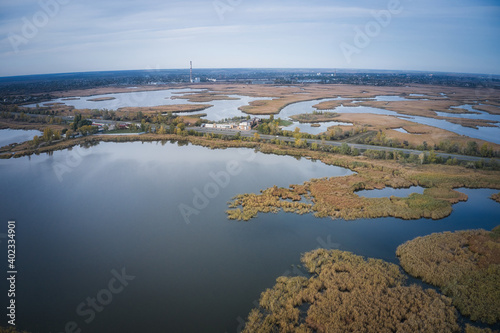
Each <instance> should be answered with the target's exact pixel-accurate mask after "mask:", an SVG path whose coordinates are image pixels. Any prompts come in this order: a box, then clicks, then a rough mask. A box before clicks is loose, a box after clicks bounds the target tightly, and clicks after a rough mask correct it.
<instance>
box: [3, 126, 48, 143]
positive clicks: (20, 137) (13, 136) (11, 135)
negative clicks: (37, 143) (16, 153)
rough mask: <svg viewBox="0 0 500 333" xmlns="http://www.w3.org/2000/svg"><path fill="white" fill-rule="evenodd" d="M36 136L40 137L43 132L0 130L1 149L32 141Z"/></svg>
mask: <svg viewBox="0 0 500 333" xmlns="http://www.w3.org/2000/svg"><path fill="white" fill-rule="evenodd" d="M35 135H38V136H40V135H42V132H40V131H37V130H14V129H10V128H9V129H2V130H0V147H3V146H6V145H10V144H11V143H22V142H24V141H28V140H32V139H33V137H34V136H35Z"/></svg>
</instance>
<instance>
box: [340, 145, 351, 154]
mask: <svg viewBox="0 0 500 333" xmlns="http://www.w3.org/2000/svg"><path fill="white" fill-rule="evenodd" d="M340 153H341V154H342V155H350V154H351V147H349V145H348V144H347V143H345V142H344V143H342V145H341V146H340Z"/></svg>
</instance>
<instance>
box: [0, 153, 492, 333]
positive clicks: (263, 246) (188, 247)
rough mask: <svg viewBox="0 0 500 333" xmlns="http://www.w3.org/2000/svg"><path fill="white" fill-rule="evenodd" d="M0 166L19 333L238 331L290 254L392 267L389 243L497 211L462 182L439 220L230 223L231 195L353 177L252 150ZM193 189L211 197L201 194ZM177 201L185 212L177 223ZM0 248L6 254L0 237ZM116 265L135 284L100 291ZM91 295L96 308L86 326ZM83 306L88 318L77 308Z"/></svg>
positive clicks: (59, 156)
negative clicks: (13, 243) (350, 257)
mask: <svg viewBox="0 0 500 333" xmlns="http://www.w3.org/2000/svg"><path fill="white" fill-rule="evenodd" d="M0 170H1V176H0V188H1V189H2V191H1V194H0V199H1V202H2V209H1V210H0V220H1V221H4V222H3V223H2V227H1V229H0V232H3V233H5V232H6V228H7V227H6V221H8V220H9V219H14V220H16V221H17V228H16V231H17V265H18V270H19V272H20V273H19V274H18V281H17V289H18V293H17V295H16V296H17V297H16V301H17V304H18V308H17V309H18V323H19V328H21V329H26V330H28V331H31V332H62V331H64V327H65V325H66V324H67V323H68V322H72V321H73V322H75V323H76V324H77V325H78V327H79V328H80V329H82V332H96V333H100V332H139V331H143V330H145V329H146V330H147V331H148V332H236V331H237V329H238V328H239V326H240V324H241V320H242V318H246V316H247V315H248V313H249V311H250V309H251V308H252V307H253V306H254V304H253V302H254V301H255V300H257V299H258V298H259V295H260V293H261V292H262V291H263V290H264V289H265V288H269V287H272V286H273V284H274V282H275V279H276V278H277V277H278V276H280V275H284V274H290V272H293V269H292V266H291V265H292V264H295V265H297V264H299V259H300V255H301V253H304V252H306V251H310V250H313V249H315V248H318V247H327V248H340V249H342V250H348V251H353V252H354V253H357V254H361V255H365V256H370V257H376V258H382V259H385V260H388V261H391V262H397V259H396V257H395V254H394V252H395V249H396V247H397V246H398V245H399V244H401V243H403V242H405V241H406V240H409V239H412V238H414V237H416V236H420V235H426V234H429V233H432V232H438V231H444V230H458V229H468V228H487V229H491V228H493V227H494V226H495V225H496V224H498V216H499V213H500V205H498V204H497V203H495V202H494V201H492V200H490V199H488V196H489V195H491V194H492V193H494V192H495V191H492V190H463V191H464V192H465V193H466V194H468V195H469V201H468V202H466V203H459V204H457V205H455V206H454V213H453V214H452V215H451V216H450V217H448V218H445V219H443V220H440V221H433V220H426V219H422V220H417V221H403V220H398V219H394V218H382V219H372V220H363V219H360V220H355V221H347V222H346V221H343V220H336V221H333V220H331V219H329V218H325V219H317V218H315V217H314V216H312V215H303V216H299V215H294V214H286V213H278V214H259V216H258V217H257V218H256V219H254V220H251V221H250V222H236V221H229V220H228V219H227V218H226V214H225V210H226V209H227V201H228V200H230V199H231V198H232V197H233V196H234V195H236V194H239V193H246V192H254V193H258V192H259V190H261V189H264V188H267V187H270V186H272V185H274V184H276V185H278V186H288V185H289V184H294V183H301V182H303V181H305V180H308V179H310V178H312V177H317V178H321V177H336V176H344V175H349V174H351V172H350V171H349V170H346V169H343V168H338V167H332V166H327V165H324V164H322V163H320V162H313V161H310V160H306V159H301V160H297V159H295V158H292V157H287V156H274V155H264V154H262V153H255V152H254V151H253V150H250V149H226V150H209V149H207V148H203V147H196V146H178V145H177V144H171V143H165V144H163V145H162V144H160V143H144V144H143V143H120V144H118V143H101V144H99V145H98V146H95V147H91V148H89V149H73V150H72V151H68V150H65V151H57V152H54V153H53V155H52V156H47V155H40V156H33V157H31V158H27V157H25V158H21V159H12V160H2V161H0ZM228 171H231V174H232V175H231V176H227V174H226V176H224V175H225V173H227V172H228ZM228 174H229V173H228ZM200 192H201V193H208V194H209V195H207V196H208V197H205V199H204V200H201V201H200V198H199V193H200ZM197 200H198V201H197ZM180 205H185V207H187V206H189V207H191V208H192V209H193V210H194V209H196V212H194V213H192V215H190V216H189V217H188V218H184V217H183V215H182V214H181V212H180V210H179V207H180ZM0 246H1V247H2V252H3V253H6V252H5V251H6V242H5V241H3V242H2V243H1V244H0ZM5 264H6V262H5V261H2V265H0V268H1V269H3V270H4V271H5V270H6V267H5ZM122 269H125V272H126V274H128V275H131V276H135V278H134V279H133V280H131V281H128V285H127V286H126V287H125V288H124V289H123V290H122V291H121V292H119V293H117V294H114V295H112V299H107V298H106V297H105V296H106V290H107V289H108V288H109V282H110V281H111V279H112V278H113V274H112V273H111V272H112V270H116V271H118V272H121V270H122ZM6 287H7V286H6V282H5V281H3V280H2V282H1V283H0V288H2V290H6V289H4V288H6ZM89 297H90V298H96V297H97V298H98V299H99V297H100V299H101V300H103V301H105V303H106V305H105V306H104V307H103V308H102V309H100V310H101V312H95V318H93V319H92V320H90V321H89V323H86V322H85V320H86V319H90V317H89V316H90V315H89V312H88V311H89V309H90V307H89V306H88V305H86V302H87V299H88V298H89ZM3 299H4V300H5V299H6V298H3ZM4 302H5V301H4ZM82 302H83V308H80V310H81V311H82V310H86V311H87V312H86V315H85V313H84V315H81V312H80V314H78V313H77V308H78V307H79V305H81V304H82ZM108 303H109V304H108ZM3 305H4V306H6V304H3ZM2 320H4V319H2ZM2 324H5V322H2Z"/></svg>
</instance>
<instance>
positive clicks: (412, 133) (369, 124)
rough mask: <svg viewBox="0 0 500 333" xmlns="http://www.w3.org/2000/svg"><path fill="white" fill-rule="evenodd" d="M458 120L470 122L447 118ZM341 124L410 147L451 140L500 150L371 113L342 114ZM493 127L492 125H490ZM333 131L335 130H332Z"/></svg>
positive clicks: (437, 129) (498, 147)
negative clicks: (347, 123)
mask: <svg viewBox="0 0 500 333" xmlns="http://www.w3.org/2000/svg"><path fill="white" fill-rule="evenodd" d="M448 119H450V120H456V121H457V122H460V121H462V120H463V122H464V123H465V122H468V121H469V120H467V119H464V118H451V117H450V118H447V120H448ZM335 121H339V122H349V123H352V124H354V126H363V127H366V129H367V130H369V131H377V132H379V131H382V133H383V134H384V136H385V137H386V138H387V139H391V140H392V141H393V143H396V144H401V143H403V142H404V141H406V142H408V143H409V144H410V145H412V146H414V147H417V146H420V145H422V144H423V142H424V141H425V142H427V144H428V145H429V146H431V147H432V146H434V145H439V143H441V142H443V141H445V140H449V141H450V142H453V143H456V144H458V145H459V147H465V146H466V145H467V142H469V141H475V142H476V143H477V144H478V146H479V147H481V146H482V145H483V144H485V143H486V144H487V145H488V146H489V147H491V148H492V149H493V150H496V151H498V150H500V145H498V144H495V143H492V142H488V141H484V140H480V139H474V138H469V137H467V136H463V135H458V134H456V133H454V132H450V131H447V130H444V129H440V128H437V127H433V126H428V125H423V124H418V123H415V122H412V121H409V120H405V119H400V118H398V117H395V116H388V115H380V114H371V113H340V114H339V116H338V117H337V118H336V119H335ZM468 124H470V125H471V126H472V125H478V126H484V125H485V124H487V123H484V122H483V121H481V120H479V121H475V120H472V119H471V120H470V122H469V123H468ZM490 126H492V125H490ZM395 128H403V129H404V130H406V131H407V132H408V133H401V132H398V131H394V130H393V129H395ZM332 130H333V129H332Z"/></svg>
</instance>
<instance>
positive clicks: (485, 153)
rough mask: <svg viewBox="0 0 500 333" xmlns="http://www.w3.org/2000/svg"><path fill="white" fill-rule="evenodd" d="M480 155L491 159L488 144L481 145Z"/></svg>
mask: <svg viewBox="0 0 500 333" xmlns="http://www.w3.org/2000/svg"><path fill="white" fill-rule="evenodd" d="M480 153H481V156H482V157H491V155H490V150H489V149H488V144H486V143H483V145H482V146H481V149H480Z"/></svg>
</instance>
